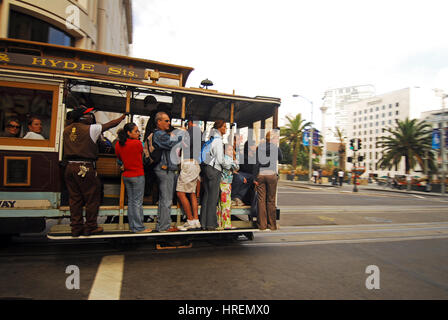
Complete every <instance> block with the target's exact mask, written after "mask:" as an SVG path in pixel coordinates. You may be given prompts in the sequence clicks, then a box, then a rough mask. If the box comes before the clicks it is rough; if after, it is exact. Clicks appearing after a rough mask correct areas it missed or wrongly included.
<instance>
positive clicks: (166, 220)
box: [154, 167, 176, 231]
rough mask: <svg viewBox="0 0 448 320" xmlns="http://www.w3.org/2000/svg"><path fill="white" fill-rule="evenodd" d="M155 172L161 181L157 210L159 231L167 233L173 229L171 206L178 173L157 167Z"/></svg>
mask: <svg viewBox="0 0 448 320" xmlns="http://www.w3.org/2000/svg"><path fill="white" fill-rule="evenodd" d="M154 172H155V173H156V175H157V178H158V180H159V206H158V208H157V227H156V228H157V230H158V231H165V230H168V229H169V228H170V227H171V205H172V204H173V196H174V190H175V183H176V173H175V172H174V171H170V170H162V169H159V168H158V167H156V168H155V169H154Z"/></svg>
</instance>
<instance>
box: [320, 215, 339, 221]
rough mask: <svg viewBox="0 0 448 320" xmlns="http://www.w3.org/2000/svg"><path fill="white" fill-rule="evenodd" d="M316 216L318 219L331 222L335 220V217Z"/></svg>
mask: <svg viewBox="0 0 448 320" xmlns="http://www.w3.org/2000/svg"><path fill="white" fill-rule="evenodd" d="M318 218H319V219H320V220H325V221H331V222H333V221H334V220H336V219H335V218H329V217H325V216H318Z"/></svg>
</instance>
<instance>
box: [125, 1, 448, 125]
mask: <svg viewBox="0 0 448 320" xmlns="http://www.w3.org/2000/svg"><path fill="white" fill-rule="evenodd" d="M132 3H133V22H134V29H133V32H134V35H133V44H132V46H131V51H132V53H131V54H132V56H134V57H138V58H144V59H149V60H156V61H160V62H166V63H172V64H178V65H183V66H188V67H193V68H194V71H193V72H192V73H191V74H190V76H189V78H188V81H187V85H186V86H187V87H199V85H200V82H201V81H202V80H204V79H206V78H208V79H210V80H212V81H213V83H214V86H213V87H211V89H214V90H218V91H219V92H225V93H232V91H233V90H235V93H236V94H238V95H244V96H249V97H254V96H257V95H259V96H270V97H277V98H281V99H282V105H281V107H280V112H279V123H280V125H283V124H284V121H285V120H284V117H285V115H294V116H295V115H296V114H297V113H302V116H303V117H304V118H305V119H307V121H309V120H311V104H310V103H309V102H308V101H307V100H309V101H312V102H313V105H314V112H313V121H314V122H315V123H316V126H317V127H318V128H320V125H321V123H320V121H321V111H320V110H319V108H320V106H321V105H322V97H323V94H324V92H325V91H326V90H328V89H333V88H340V87H345V86H355V85H364V84H371V85H374V86H375V89H376V93H377V94H383V93H387V92H390V91H394V90H399V89H403V88H407V87H411V86H419V87H428V88H441V89H444V90H445V91H446V92H447V93H448V19H447V13H448V1H446V0H406V1H402V0H387V1H383V0H374V1H373V0H305V1H303V0H295V1H294V0H292V1H286V0H275V1H272V0H271V1H265V0H225V1H224V0H222V1H217V0H188V1H186V0H133V2H132ZM294 94H296V95H301V96H303V97H305V98H306V99H303V98H300V97H299V98H297V97H293V95H294Z"/></svg>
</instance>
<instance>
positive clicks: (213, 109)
mask: <svg viewBox="0 0 448 320" xmlns="http://www.w3.org/2000/svg"><path fill="white" fill-rule="evenodd" d="M192 71H193V68H190V67H185V66H179V65H174V64H167V63H162V62H157V61H151V60H144V59H137V58H130V57H126V56H119V55H114V54H108V53H102V52H96V51H90V50H83V49H78V48H72V47H65V46H57V45H51V44H45V43H38V42H32V41H24V40H15V39H5V38H0V106H1V108H0V130H1V132H2V134H1V136H0V150H1V151H0V234H1V235H13V234H21V233H36V232H42V231H44V230H45V229H46V222H47V221H48V220H50V219H54V221H57V222H59V223H56V224H55V225H54V226H53V227H52V228H51V229H50V230H48V233H47V236H48V238H50V239H55V240H58V239H70V238H72V237H71V234H70V226H69V225H68V224H64V223H60V222H61V221H63V218H67V217H70V209H69V206H68V198H67V190H66V187H65V182H64V177H63V168H62V166H61V163H62V160H63V148H64V145H63V137H62V133H63V130H64V127H65V125H66V123H67V113H68V112H69V111H70V103H69V99H70V98H74V99H76V100H78V101H81V100H82V101H85V103H86V104H87V105H88V106H89V107H94V108H95V110H96V111H97V113H96V119H97V121H98V122H99V123H104V121H106V120H107V119H115V118H118V117H119V116H120V115H121V114H127V118H126V120H124V121H123V124H124V122H131V121H132V122H135V123H137V124H138V125H139V126H141V127H144V126H145V122H146V121H147V119H148V115H149V114H150V113H151V111H153V110H157V109H158V108H161V109H164V110H169V112H170V113H171V115H172V118H173V119H174V120H173V123H174V124H176V123H178V124H179V125H182V123H183V122H184V120H185V119H186V118H187V117H188V116H190V115H195V116H196V117H198V118H200V119H201V121H202V125H203V128H204V129H205V130H206V129H207V128H208V126H209V124H210V123H211V122H213V121H216V120H218V119H223V120H225V121H226V122H228V124H229V127H231V129H232V132H233V133H235V132H241V130H244V129H245V128H250V129H253V128H254V123H258V124H259V126H260V129H261V130H263V129H265V126H266V124H267V123H268V121H267V119H271V121H269V123H272V128H276V127H277V126H278V108H279V107H280V103H281V101H280V99H278V98H271V97H263V96H257V97H253V98H251V97H244V96H239V95H235V94H234V93H233V94H226V93H220V92H218V91H216V90H210V89H208V87H206V88H187V87H186V82H187V79H188V76H189V75H190V73H191V72H192ZM34 116H35V117H37V118H38V119H39V120H40V123H41V126H42V129H41V131H40V133H39V135H40V136H41V137H38V138H36V137H34V138H33V139H25V138H23V137H24V136H25V134H26V133H27V131H28V130H31V129H29V127H28V125H29V121H30V118H32V117H34ZM11 119H13V120H14V121H12V122H11ZM176 121H177V122H176ZM11 123H12V124H11ZM9 129H11V130H10V131H8V130H9ZM115 133H116V131H115V132H114V131H113V130H110V131H107V132H105V133H104V136H105V139H109V140H113V139H114V137H115ZM96 167H97V172H98V175H99V176H100V179H101V181H102V185H103V196H102V204H101V206H100V210H99V215H98V217H99V219H100V218H101V219H102V220H101V221H103V220H104V221H103V223H102V224H101V226H102V227H103V228H104V232H103V233H101V234H98V235H91V236H89V238H117V237H157V236H162V235H163V236H169V235H170V234H168V233H164V234H160V233H148V234H135V233H131V232H130V231H129V226H128V225H127V223H126V215H127V206H126V203H125V188H124V185H123V183H122V179H121V173H120V169H119V165H118V164H117V159H116V156H115V155H114V154H113V153H108V152H105V153H100V154H99V157H98V159H97V162H96ZM144 215H145V217H149V218H151V217H156V216H157V205H155V204H149V205H147V204H145V205H144ZM171 215H172V221H173V223H172V224H173V226H177V225H179V224H180V223H181V220H182V215H183V214H182V209H181V208H180V207H178V206H176V205H174V206H173V207H172V208H171ZM232 217H234V218H235V221H233V222H232V225H233V226H234V227H236V228H235V229H232V230H225V231H186V232H173V233H172V234H175V235H176V236H182V235H187V234H188V235H191V234H192V233H195V234H198V235H200V234H209V233H216V232H220V233H231V234H234V235H238V234H244V235H248V236H251V235H252V234H253V232H256V231H257V230H258V229H257V227H256V224H255V222H254V220H253V219H252V218H250V207H249V206H240V207H233V208H232ZM156 219H157V218H156ZM155 223H156V222H155V221H149V222H146V223H145V225H146V226H147V227H149V228H152V229H154V226H155ZM80 238H83V236H81V237H80Z"/></svg>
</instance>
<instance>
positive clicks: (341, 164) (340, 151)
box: [332, 127, 347, 171]
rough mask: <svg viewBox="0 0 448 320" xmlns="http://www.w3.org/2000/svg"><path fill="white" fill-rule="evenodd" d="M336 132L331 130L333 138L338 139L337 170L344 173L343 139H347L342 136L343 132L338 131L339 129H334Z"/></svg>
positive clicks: (341, 130)
mask: <svg viewBox="0 0 448 320" xmlns="http://www.w3.org/2000/svg"><path fill="white" fill-rule="evenodd" d="M335 129H336V130H334V131H333V130H332V131H333V133H334V136H335V137H336V138H338V139H339V149H338V153H339V168H340V169H341V170H344V171H345V154H346V151H345V139H346V138H347V137H346V136H345V134H344V130H343V129H340V128H339V127H336V128H335Z"/></svg>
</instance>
